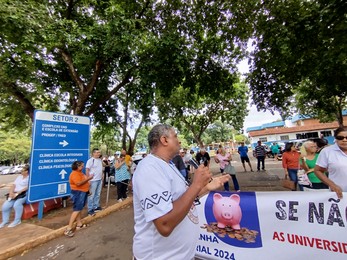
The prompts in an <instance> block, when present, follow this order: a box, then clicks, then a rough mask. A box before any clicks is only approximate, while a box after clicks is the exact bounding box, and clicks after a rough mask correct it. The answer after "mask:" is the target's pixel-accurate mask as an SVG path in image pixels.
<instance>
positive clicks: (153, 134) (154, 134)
mask: <svg viewBox="0 0 347 260" xmlns="http://www.w3.org/2000/svg"><path fill="white" fill-rule="evenodd" d="M172 130H174V129H173V127H172V126H170V125H166V124H158V125H155V126H154V127H153V128H152V130H151V131H150V132H149V133H148V144H149V148H150V149H151V150H152V149H153V148H155V147H157V146H158V145H159V143H160V137H162V136H166V137H168V136H169V134H170V131H172Z"/></svg>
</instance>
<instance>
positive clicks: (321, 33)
mask: <svg viewBox="0 0 347 260" xmlns="http://www.w3.org/2000/svg"><path fill="white" fill-rule="evenodd" d="M257 10H258V12H257V16H256V19H255V20H256V22H255V35H254V39H255V40H254V47H255V49H254V51H253V53H252V60H251V72H250V75H249V78H248V82H249V83H250V89H251V91H252V99H253V101H254V103H255V104H256V105H257V107H258V109H264V110H265V109H269V110H272V111H274V110H278V111H279V112H280V114H282V115H285V114H286V113H288V111H289V110H290V108H292V107H293V106H292V104H291V103H292V101H294V99H295V97H297V102H298V103H297V104H298V107H299V108H300V112H301V113H305V112H307V113H309V114H310V115H313V116H319V117H320V116H322V115H323V114H325V118H326V115H331V114H333V115H335V118H336V119H337V120H338V122H339V123H340V125H341V124H342V122H343V119H342V114H341V112H342V109H343V108H346V101H347V100H346V97H347V88H346V85H347V74H346V71H347V62H346V61H347V51H346V50H347V49H346V47H347V19H346V10H347V3H346V2H345V1H341V0H332V1H323V0H313V1H308V0H287V1H282V0H275V1H261V2H259V4H258V7H257ZM296 112H298V111H296Z"/></svg>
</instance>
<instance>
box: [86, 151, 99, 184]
mask: <svg viewBox="0 0 347 260" xmlns="http://www.w3.org/2000/svg"><path fill="white" fill-rule="evenodd" d="M86 168H88V169H89V174H93V175H94V177H93V179H91V181H99V180H101V179H102V160H101V159H100V158H94V157H92V158H90V159H89V160H88V161H87V164H86Z"/></svg>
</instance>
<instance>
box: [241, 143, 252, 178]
mask: <svg viewBox="0 0 347 260" xmlns="http://www.w3.org/2000/svg"><path fill="white" fill-rule="evenodd" d="M237 152H238V153H239V154H240V158H241V162H242V166H243V169H244V170H245V172H246V171H247V170H246V165H245V162H247V163H248V165H249V168H250V169H251V172H252V171H253V168H252V164H251V162H250V160H249V157H248V147H247V146H245V143H243V142H242V143H241V146H239V148H238V149H237Z"/></svg>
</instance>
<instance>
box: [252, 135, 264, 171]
mask: <svg viewBox="0 0 347 260" xmlns="http://www.w3.org/2000/svg"><path fill="white" fill-rule="evenodd" d="M254 154H255V157H256V158H257V161H258V163H257V170H258V172H259V171H260V164H261V167H262V170H263V171H265V156H266V150H265V147H264V146H263V145H262V144H261V141H258V144H257V146H256V147H255V148H254Z"/></svg>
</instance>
